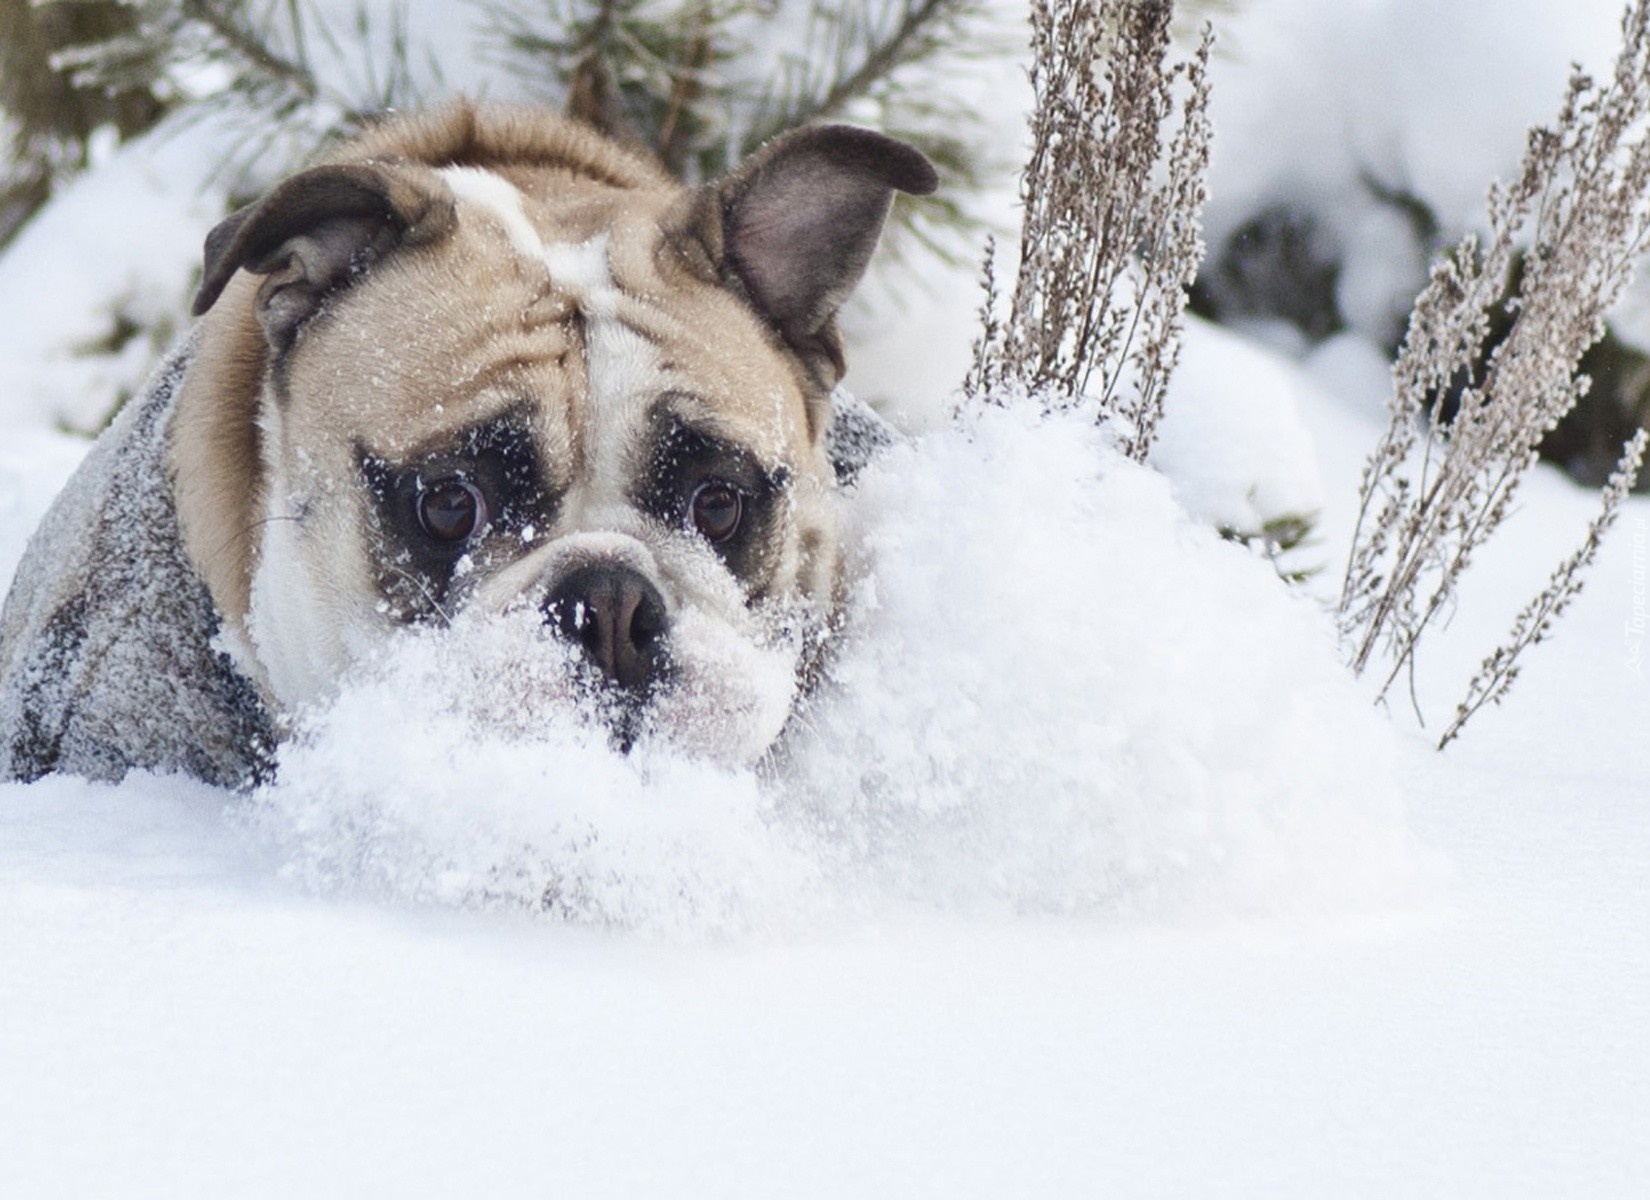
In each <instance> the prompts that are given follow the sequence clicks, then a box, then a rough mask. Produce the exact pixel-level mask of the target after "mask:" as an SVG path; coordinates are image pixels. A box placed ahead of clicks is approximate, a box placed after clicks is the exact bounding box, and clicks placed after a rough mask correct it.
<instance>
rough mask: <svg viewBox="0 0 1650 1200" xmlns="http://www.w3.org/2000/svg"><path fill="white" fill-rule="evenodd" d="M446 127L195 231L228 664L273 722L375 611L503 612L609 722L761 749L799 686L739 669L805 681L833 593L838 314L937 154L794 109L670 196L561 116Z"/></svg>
mask: <svg viewBox="0 0 1650 1200" xmlns="http://www.w3.org/2000/svg"><path fill="white" fill-rule="evenodd" d="M455 120H457V122H458V123H459V124H462V125H463V126H464V129H463V131H462V132H461V133H456V132H454V131H453V129H451V128H448V127H447V126H443V125H441V124H440V123H436V124H430V123H426V124H425V125H423V126H421V127H416V128H414V129H412V130H411V132H410V133H409V132H407V131H402V132H400V133H395V132H393V131H392V132H391V133H389V134H384V135H380V136H379V137H378V138H377V139H376V140H374V139H371V138H369V139H368V140H367V141H366V142H365V143H364V144H362V145H361V146H359V147H357V148H356V149H355V150H354V151H353V152H352V153H349V154H345V155H341V156H338V158H337V159H336V160H335V161H332V162H329V163H326V164H323V165H321V166H318V167H315V168H312V169H310V170H307V171H304V172H302V173H300V174H298V175H296V176H294V177H292V178H290V179H288V180H287V181H286V182H284V183H282V184H281V185H280V186H278V187H277V188H275V189H274V190H273V191H272V192H271V193H270V194H269V195H268V196H266V197H265V198H264V199H263V200H262V201H260V202H258V203H257V204H254V205H252V206H250V207H248V208H246V209H244V210H242V211H241V212H239V213H237V214H235V215H234V216H232V217H230V218H229V219H228V220H226V221H225V222H224V223H223V224H222V225H220V226H219V227H218V228H217V229H216V230H214V231H213V233H212V235H211V237H210V238H209V240H208V242H207V251H206V270H205V275H204V280H203V283H202V285H201V290H200V294H199V296H198V297H197V301H196V309H197V312H199V313H203V314H206V317H205V321H204V322H203V325H204V328H203V332H202V337H201V343H200V346H199V349H198V351H197V356H196V361H195V365H194V366H193V367H192V368H191V375H190V379H189V380H188V381H187V382H186V385H185V391H184V395H183V397H182V399H181V400H180V416H179V422H178V426H177V434H176V443H177V446H176V450H175V452H174V468H175V471H176V473H177V491H178V500H179V510H180V516H181V517H182V520H183V526H184V531H185V539H186V542H187V544H188V547H189V549H190V552H191V554H192V556H193V557H194V559H195V561H196V564H197V566H198V567H199V568H200V569H201V571H202V574H203V576H204V577H205V578H206V580H207V582H208V585H209V586H210V587H211V590H212V592H213V595H214V598H215V600H216V601H217V603H218V606H219V608H220V610H221V611H222V613H223V615H224V618H225V625H226V628H227V630H228V632H229V633H230V635H231V636H230V641H231V644H232V645H233V644H235V642H236V636H235V635H236V634H244V637H243V638H242V639H241V645H240V650H239V653H238V655H237V657H239V658H240V659H241V660H243V663H242V665H243V666H244V667H246V668H247V669H248V670H249V672H250V673H252V674H253V675H254V676H255V677H256V678H257V680H258V682H259V683H260V684H261V685H262V686H263V687H264V689H265V690H266V692H267V693H268V694H269V696H270V698H271V699H272V701H273V702H274V703H275V704H276V705H277V706H278V707H279V708H281V709H283V710H291V709H293V708H295V707H297V706H300V705H302V704H304V703H305V702H307V701H309V700H311V699H314V698H316V697H318V696H322V695H324V694H326V693H327V692H328V691H329V690H330V689H331V687H332V686H333V685H334V684H335V682H336V681H337V679H338V677H339V676H340V674H341V673H342V672H343V671H344V670H345V669H346V668H347V667H348V665H349V664H350V663H351V662H353V661H355V660H356V659H358V658H359V657H360V656H362V655H363V654H364V653H368V652H370V651H371V650H372V649H373V648H374V647H375V646H376V645H378V644H380V643H381V642H382V641H383V640H384V638H385V637H386V636H387V635H388V634H389V633H390V632H391V631H393V630H394V629H396V628H398V627H402V626H406V625H408V624H413V623H421V622H432V621H434V622H443V621H448V620H451V619H453V618H455V617H456V616H458V615H459V614H461V613H475V612H482V613H489V612H503V611H506V610H512V609H523V608H526V609H530V610H532V611H534V612H536V613H538V614H540V616H541V618H542V621H543V623H544V626H545V628H546V629H547V630H548V631H550V633H551V634H553V635H555V636H559V637H560V638H563V639H565V640H566V641H567V642H569V643H571V644H572V645H573V646H576V647H578V648H579V649H580V650H582V657H583V659H584V660H585V664H586V666H585V670H586V672H587V673H588V674H590V675H591V676H592V677H595V678H599V679H600V681H601V682H602V686H603V688H604V690H605V692H606V693H607V694H608V696H609V697H611V698H615V699H616V700H617V701H619V703H618V704H617V705H616V711H619V712H621V713H623V714H624V715H623V717H622V718H621V724H622V726H623V728H622V729H621V730H620V734H621V739H628V738H629V737H630V736H631V735H632V733H633V731H634V729H635V728H636V727H637V726H638V724H640V725H646V724H648V723H650V722H651V723H654V724H663V725H664V726H665V727H666V728H667V729H670V728H689V727H691V728H693V729H694V730H695V731H696V732H694V733H693V734H691V735H690V736H691V737H692V738H693V739H695V740H699V741H708V742H710V743H712V744H711V745H709V746H708V747H707V748H709V749H711V750H713V751H716V752H719V753H724V754H730V755H733V756H738V757H751V756H754V755H755V754H758V753H760V752H761V750H762V749H764V748H765V747H766V746H767V745H768V744H769V743H770V742H771V741H772V739H773V738H774V737H775V736H777V734H778V732H779V728H780V726H781V725H782V724H783V722H784V719H785V716H786V715H787V712H788V707H789V696H788V695H785V696H782V697H780V702H779V703H777V704H776V703H775V702H774V699H773V696H772V689H771V688H764V687H760V686H756V685H755V684H754V683H753V681H752V679H751V678H750V676H752V675H753V674H754V673H759V671H760V669H761V668H760V666H759V664H760V663H762V662H766V661H769V660H771V659H772V657H773V656H774V655H775V654H779V655H781V656H783V657H785V658H786V660H787V661H788V662H789V664H790V666H791V669H792V672H793V676H794V672H795V671H796V670H798V669H800V665H801V663H802V662H803V660H804V659H805V658H806V655H807V648H808V644H809V642H810V639H811V638H813V637H814V636H815V635H817V633H818V631H819V630H820V629H821V628H823V626H824V625H825V623H826V622H827V621H828V620H829V616H830V613H831V611H832V607H833V604H834V602H835V596H836V591H837V584H838V557H839V556H838V541H837V529H836V519H835V513H834V510H833V496H832V493H833V487H834V477H833V472H832V468H831V465H830V462H829V460H828V458H827V455H826V453H825V448H824V444H823V435H824V431H825V428H826V425H827V422H828V419H829V415H830V412H829V405H830V399H829V397H830V392H831V390H832V388H833V387H834V385H835V383H836V382H837V380H838V378H839V377H840V375H841V372H842V356H841V350H840V343H839V340H838V336H837V333H836V328H835V323H834V315H835V313H836V311H837V309H838V307H839V306H840V305H841V303H842V302H843V300H844V299H845V298H846V297H847V295H848V293H849V291H850V290H851V289H852V288H853V286H854V285H855V284H856V283H857V282H858V280H859V278H860V275H861V274H862V272H863V270H864V268H865V266H866V263H867V261H868V259H869V257H870V255H871V252H872V249H873V248H874V246H875V243H876V240H877V238H878V236H879V233H880V231H881V227H882V224H883V221H884V219H885V217H886V215H887V212H888V209H889V205H890V203H891V200H892V197H893V193H894V192H895V191H896V190H904V191H908V192H919V193H920V192H927V191H930V190H932V188H933V186H934V175H933V171H932V168H931V167H930V166H929V164H928V163H927V162H926V160H924V159H923V158H922V156H921V155H920V154H918V153H917V152H916V151H914V150H912V149H910V148H909V147H907V146H905V145H903V144H901V143H899V142H895V141H892V140H890V139H888V138H885V137H882V136H880V135H877V134H874V133H870V132H868V131H864V130H858V129H851V128H846V127H815V128H809V129H804V130H800V131H798V132H796V133H793V134H790V135H788V136H786V137H783V138H780V139H778V140H776V141H775V142H773V143H770V144H769V145H768V146H767V147H765V148H764V149H763V150H761V151H760V152H758V153H757V154H756V155H754V156H753V157H752V158H751V159H750V160H748V161H747V162H746V163H745V164H744V165H743V166H741V167H740V168H739V169H737V170H736V171H734V172H733V173H732V174H731V175H730V176H728V177H727V178H726V179H724V180H722V181H720V182H717V183H714V184H711V185H707V186H704V187H701V188H697V189H688V188H683V187H681V186H679V185H677V184H675V183H673V182H672V181H670V180H669V179H667V178H665V177H663V176H662V175H660V174H658V173H657V172H656V170H655V169H654V168H653V167H651V165H649V164H647V163H646V162H644V161H641V160H639V159H637V158H634V157H631V156H628V155H625V154H624V153H623V152H620V151H617V150H616V149H615V148H613V147H612V146H611V145H610V144H608V143H605V142H602V141H600V139H597V138H595V137H594V135H591V134H589V133H588V131H584V130H581V129H578V128H576V127H572V126H568V125H566V124H564V123H562V122H559V121H555V120H554V119H549V118H545V119H537V122H536V123H535V121H534V120H533V119H529V118H524V117H522V116H521V115H520V114H511V115H510V116H509V117H508V119H496V120H495V121H494V124H492V125H488V124H487V120H488V119H487V118H486V116H485V114H476V113H474V112H471V111H470V110H468V109H466V110H463V111H462V115H461V118H454V117H451V116H449V117H448V118H446V121H447V123H448V126H451V125H453V123H454V122H455ZM249 386H250V387H252V388H253V391H252V392H251V394H247V392H248V388H249ZM224 392H229V393H232V394H231V395H229V396H227V397H226V396H225V395H224V394H222V393H224ZM247 531H254V532H252V533H251V534H248V533H247ZM707 718H709V720H707ZM707 729H715V730H716V733H715V734H714V735H713V736H712V735H708V734H707V733H706V732H705V731H706V730H707Z"/></svg>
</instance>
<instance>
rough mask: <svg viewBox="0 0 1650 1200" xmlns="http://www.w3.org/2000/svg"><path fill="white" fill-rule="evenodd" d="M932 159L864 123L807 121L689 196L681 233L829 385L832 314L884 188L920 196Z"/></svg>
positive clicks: (865, 246) (862, 252) (866, 248)
mask: <svg viewBox="0 0 1650 1200" xmlns="http://www.w3.org/2000/svg"><path fill="white" fill-rule="evenodd" d="M938 186H939V178H938V176H937V175H935V173H934V167H933V165H932V164H931V163H930V162H929V161H928V160H927V159H926V158H925V157H923V155H922V154H921V152H919V151H918V150H916V149H914V148H913V147H911V146H908V145H906V144H905V143H904V142H900V141H895V140H894V139H893V138H890V137H885V136H884V135H882V134H880V133H875V132H873V131H871V130H869V129H856V128H854V127H852V126H848V125H816V126H811V127H808V128H804V129H798V130H795V131H793V132H791V133H788V134H785V135H783V136H782V137H778V138H775V139H774V140H773V141H771V142H769V143H768V144H767V145H766V146H764V147H762V149H760V150H758V151H757V152H756V153H755V154H753V155H751V157H750V158H748V159H746V160H745V162H744V163H743V164H741V165H740V166H739V167H738V168H737V169H736V170H735V171H734V172H733V173H732V174H731V175H729V176H727V178H725V179H723V180H721V181H720V182H718V183H714V184H711V185H709V186H708V187H705V188H702V189H700V190H699V191H698V192H697V193H695V194H694V195H693V197H692V199H691V202H690V206H689V210H688V213H687V214H686V216H687V220H686V221H685V222H684V223H685V225H686V226H687V231H688V232H691V234H692V235H693V236H694V237H695V238H697V240H698V241H699V242H700V243H701V244H702V245H703V246H704V249H705V250H706V251H707V252H708V254H709V256H710V259H711V263H712V265H713V266H714V267H715V268H716V269H717V270H718V272H719V274H720V275H721V277H722V279H723V281H724V282H726V283H728V284H729V285H730V286H733V287H734V288H735V289H736V290H738V291H741V292H743V294H744V295H745V297H746V298H747V299H748V300H749V301H750V303H751V305H752V306H753V307H754V308H755V309H756V310H757V312H759V313H760V314H761V315H762V316H764V317H765V318H767V320H768V321H769V322H771V323H772V325H773V326H774V328H775V329H777V330H778V331H779V333H780V335H781V336H782V337H783V338H784V339H785V340H786V342H788V343H789V344H790V345H791V347H792V348H793V349H794V350H796V351H797V353H798V354H800V355H802V357H803V358H804V360H806V361H809V362H810V365H811V366H814V368H815V369H816V370H817V371H819V372H820V374H821V375H822V376H823V377H824V378H822V382H824V383H826V384H827V385H829V384H834V383H835V382H836V380H837V379H839V378H841V375H842V371H843V362H842V349H841V345H840V342H839V339H838V338H837V334H836V330H835V326H834V323H833V322H832V318H833V317H834V316H836V312H837V310H838V309H839V308H841V307H842V303H843V301H844V300H846V299H847V298H848V295H849V293H850V292H852V291H853V290H854V287H855V285H857V284H858V283H859V280H860V277H861V276H862V275H863V274H864V273H865V267H866V265H867V264H868V263H869V262H870V260H871V252H872V251H873V250H874V249H876V244H877V238H878V237H879V236H880V235H881V233H882V225H883V222H884V221H885V220H886V219H887V217H888V210H889V208H890V206H891V205H892V204H893V200H894V193H895V192H896V191H899V192H910V193H912V194H914V195H918V196H926V195H928V194H929V193H930V192H932V191H933V190H934V189H935V188H936V187H938Z"/></svg>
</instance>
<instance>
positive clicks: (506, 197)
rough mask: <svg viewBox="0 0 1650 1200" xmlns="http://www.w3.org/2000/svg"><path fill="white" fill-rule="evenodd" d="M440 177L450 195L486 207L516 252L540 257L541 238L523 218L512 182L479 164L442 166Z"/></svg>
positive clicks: (525, 215) (526, 255)
mask: <svg viewBox="0 0 1650 1200" xmlns="http://www.w3.org/2000/svg"><path fill="white" fill-rule="evenodd" d="M441 177H442V178H443V179H445V180H446V181H447V186H448V187H450V188H452V189H453V195H455V196H457V197H458V198H459V199H460V200H468V201H469V202H470V203H471V204H475V205H478V206H480V207H481V208H484V209H486V210H487V211H488V212H489V213H491V214H492V215H493V216H494V217H495V218H496V219H497V220H498V223H499V224H500V225H502V226H504V232H505V235H506V236H507V237H509V239H510V245H511V246H512V247H514V249H515V251H516V253H517V254H519V255H521V256H522V257H523V258H542V257H544V239H543V238H541V237H539V234H538V230H536V229H534V228H533V223H532V222H531V221H529V220H528V219H527V210H526V209H525V208H523V207H522V203H521V192H520V191H518V190H517V189H516V186H515V185H514V184H513V183H511V182H510V181H509V180H507V179H505V178H503V177H502V176H499V175H495V174H493V172H491V171H484V170H482V169H481V168H480V167H443V168H442V169H441Z"/></svg>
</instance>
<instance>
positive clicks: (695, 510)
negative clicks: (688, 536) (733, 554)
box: [689, 479, 745, 542]
mask: <svg viewBox="0 0 1650 1200" xmlns="http://www.w3.org/2000/svg"><path fill="white" fill-rule="evenodd" d="M689 508H690V510H691V511H692V514H693V527H694V528H695V529H697V530H698V531H699V532H700V533H701V534H702V535H703V536H704V537H705V539H706V540H707V541H711V542H725V541H727V540H728V539H729V538H730V537H732V536H733V535H734V534H735V533H736V532H737V531H738V529H739V522H740V521H741V520H742V519H743V518H744V515H745V497H744V496H743V495H741V494H740V492H739V489H738V488H736V487H734V486H733V485H732V484H730V483H723V482H722V481H721V480H719V479H712V480H710V481H708V482H706V483H701V484H700V485H699V486H698V487H696V488H695V489H694V490H693V502H692V504H691V505H689Z"/></svg>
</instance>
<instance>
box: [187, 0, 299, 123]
mask: <svg viewBox="0 0 1650 1200" xmlns="http://www.w3.org/2000/svg"><path fill="white" fill-rule="evenodd" d="M183 12H184V15H186V16H188V17H189V18H191V19H192V20H195V21H199V22H200V23H201V24H202V25H204V26H206V27H207V28H208V29H210V30H211V31H212V32H213V33H214V34H216V35H217V36H218V37H219V38H221V39H222V40H223V42H224V44H225V45H226V46H228V47H229V48H230V49H231V50H233V51H234V52H235V53H236V54H238V55H239V56H240V57H241V58H242V59H243V60H245V61H246V62H247V63H248V64H250V65H251V66H253V67H255V68H256V69H258V70H259V71H261V72H263V73H264V74H265V75H267V76H269V78H271V79H274V80H277V81H279V82H281V83H284V84H286V85H288V86H290V87H292V88H293V89H294V90H295V91H297V93H298V94H299V95H300V96H302V97H303V98H304V99H305V100H314V99H315V98H316V96H317V94H318V93H319V88H318V87H317V86H316V83H315V76H314V75H313V74H311V73H310V71H309V70H308V69H307V68H305V67H302V66H300V65H299V64H298V63H295V62H293V61H291V60H290V59H288V58H285V57H284V56H282V55H280V54H278V53H277V52H276V51H275V50H273V49H272V48H271V47H270V46H269V44H268V43H267V42H266V41H264V40H263V39H262V38H260V37H258V36H257V34H255V33H254V32H253V31H252V30H250V29H248V28H246V27H245V26H243V25H242V24H241V23H240V22H239V21H238V20H236V19H235V17H234V16H232V15H231V14H230V13H228V12H225V11H224V10H223V9H222V8H221V7H220V6H219V5H217V4H214V3H212V2H211V0H183Z"/></svg>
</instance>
